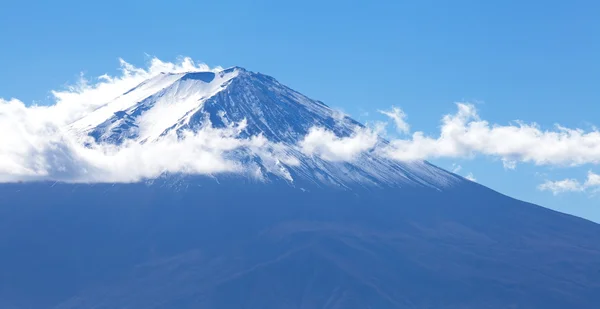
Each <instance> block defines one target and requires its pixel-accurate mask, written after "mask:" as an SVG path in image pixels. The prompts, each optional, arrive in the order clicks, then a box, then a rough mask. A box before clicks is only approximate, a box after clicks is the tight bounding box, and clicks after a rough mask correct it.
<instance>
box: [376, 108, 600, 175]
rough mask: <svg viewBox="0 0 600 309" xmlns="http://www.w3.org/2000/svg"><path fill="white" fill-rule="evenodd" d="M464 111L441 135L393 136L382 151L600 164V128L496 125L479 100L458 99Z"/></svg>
mask: <svg viewBox="0 0 600 309" xmlns="http://www.w3.org/2000/svg"><path fill="white" fill-rule="evenodd" d="M457 107H458V112H457V113H456V114H454V115H446V116H444V117H443V118H442V125H441V129H440V135H439V137H429V136H426V135H425V133H423V132H415V133H414V134H413V135H412V138H410V139H396V140H392V141H391V143H390V145H389V146H388V147H386V148H383V149H380V151H381V152H382V153H383V154H384V155H386V156H389V157H391V158H394V159H397V160H402V161H411V160H422V159H430V158H443V157H448V158H461V157H473V156H475V155H486V156H491V157H497V158H499V159H501V160H502V162H503V165H504V167H505V168H508V169H512V168H515V166H516V164H517V162H530V163H534V164H537V165H562V166H576V165H582V164H589V163H591V164H598V163H600V132H599V131H596V130H594V131H590V132H585V131H583V130H581V129H568V128H565V127H562V126H559V125H557V126H556V128H555V130H542V129H541V128H540V127H539V126H538V125H536V124H535V123H534V124H525V123H521V122H517V124H516V125H504V126H502V125H494V124H490V123H489V122H487V121H485V120H481V119H480V118H479V115H478V114H477V111H476V109H475V107H474V106H473V105H470V104H465V103H458V104H457Z"/></svg>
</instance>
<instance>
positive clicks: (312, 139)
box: [299, 127, 378, 161]
mask: <svg viewBox="0 0 600 309" xmlns="http://www.w3.org/2000/svg"><path fill="white" fill-rule="evenodd" d="M377 141H378V136H377V131H376V130H371V129H368V128H357V129H356V130H355V133H354V134H353V135H351V136H348V137H338V136H336V135H335V133H333V132H331V131H329V130H327V129H325V128H322V127H312V128H311V129H310V130H309V132H308V134H307V135H306V136H305V137H304V139H303V140H301V141H300V143H299V146H300V150H301V151H302V152H303V153H304V154H306V155H309V156H315V155H316V156H320V157H321V158H323V159H324V160H328V161H352V160H354V159H355V158H356V157H357V156H358V155H359V154H361V153H363V152H365V151H368V150H371V149H373V148H374V147H375V144H376V143H377Z"/></svg>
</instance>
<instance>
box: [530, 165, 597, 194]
mask: <svg viewBox="0 0 600 309" xmlns="http://www.w3.org/2000/svg"><path fill="white" fill-rule="evenodd" d="M599 188H600V175H598V174H595V173H593V172H592V171H589V172H588V174H587V179H586V180H585V181H583V182H580V181H579V180H577V179H573V178H567V179H563V180H557V181H550V180H546V181H545V182H544V183H542V184H541V185H539V186H538V189H539V190H541V191H550V192H552V194H554V195H558V194H561V193H566V192H590V191H592V192H595V191H597V190H598V189H599Z"/></svg>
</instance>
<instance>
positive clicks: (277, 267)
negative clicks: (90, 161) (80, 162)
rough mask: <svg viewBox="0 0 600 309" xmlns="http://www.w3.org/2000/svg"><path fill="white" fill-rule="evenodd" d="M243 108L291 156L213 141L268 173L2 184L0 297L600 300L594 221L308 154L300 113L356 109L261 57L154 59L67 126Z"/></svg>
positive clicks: (150, 123) (92, 302)
mask: <svg viewBox="0 0 600 309" xmlns="http://www.w3.org/2000/svg"><path fill="white" fill-rule="evenodd" d="M240 122H245V126H243V127H242V128H243V129H242V131H241V132H240V135H241V136H242V137H250V136H256V135H259V134H260V135H262V136H264V137H265V138H266V139H268V140H269V141H270V142H272V143H274V145H279V146H281V147H280V149H282V150H281V151H283V152H285V157H290V158H292V159H293V160H290V161H286V160H279V159H278V158H279V157H278V156H269V155H266V156H264V155H261V154H256V153H254V152H252V151H246V150H244V149H239V150H235V151H232V152H231V153H228V154H226V155H228V156H231V157H232V158H235V159H236V160H239V161H242V162H244V163H245V164H246V165H251V166H255V167H257V169H258V171H259V172H260V175H262V176H263V177H258V178H257V177H248V176H247V175H245V174H231V173H223V174H215V175H185V174H177V175H164V176H162V177H159V178H157V179H148V180H147V181H143V182H138V183H128V184H124V183H121V184H98V183H96V184H71V183H54V182H53V183H48V182H26V183H11V184H1V185H0V252H1V253H2V254H0V265H1V266H2V267H1V268H0V307H2V308H60V309H67V308H97V309H101V308H182V309H186V308H232V309H233V308H235V309H238V308H252V309H256V308H277V309H279V308H349V309H353V308H378V309H379V308H381V309H385V308H597V305H598V304H599V303H600V242H599V241H598V240H599V238H600V226H599V225H597V224H595V223H592V222H589V221H587V220H583V219H580V218H576V217H573V216H570V215H565V214H562V213H558V212H555V211H552V210H549V209H546V208H543V207H540V206H536V205H532V204H529V203H525V202H522V201H518V200H515V199H512V198H510V197H507V196H504V195H502V194H500V193H497V192H495V191H493V190H491V189H488V188H486V187H484V186H481V185H479V184H477V183H474V182H471V181H468V180H466V179H464V178H462V177H460V176H457V175H454V174H452V173H450V172H447V171H445V170H443V169H440V168H438V167H436V166H434V165H432V164H430V163H427V162H410V163H407V162H396V161H392V160H390V159H386V158H384V157H381V156H380V155H378V154H377V153H376V152H375V151H371V150H367V151H365V152H363V153H361V154H359V155H358V156H357V157H356V158H353V160H326V159H324V158H322V157H319V156H315V155H310V154H307V153H305V152H303V151H302V149H300V148H298V146H297V145H298V143H301V141H302V140H303V138H304V137H305V136H306V135H307V134H309V133H310V130H311V128H314V127H320V128H324V129H326V130H329V131H331V132H334V133H335V134H336V135H337V136H339V137H349V136H352V135H353V134H355V132H356V130H360V129H361V128H363V125H362V124H360V123H358V122H356V121H355V120H353V119H351V118H349V117H347V116H343V115H340V114H339V113H337V112H335V111H333V110H332V109H330V108H329V107H328V106H326V105H325V104H324V103H322V102H319V101H315V100H312V99H309V98H307V97H306V96H304V95H302V94H300V93H298V92H296V91H294V90H292V89H290V88H288V87H286V86H284V85H282V84H280V83H279V82H277V81H276V80H275V79H273V78H271V77H268V76H265V75H263V74H259V73H254V72H249V71H247V70H244V69H242V68H237V67H236V68H231V69H226V70H222V71H217V72H188V73H180V74H171V73H165V74H160V75H158V76H155V77H153V78H150V79H148V80H147V81H145V82H143V83H142V84H140V85H138V86H137V87H135V88H133V89H131V90H130V91H128V92H126V93H124V94H122V95H121V96H119V97H117V98H115V99H113V100H110V101H108V102H106V103H105V104H103V105H101V106H98V108H96V109H95V110H93V111H91V112H90V113H88V114H87V115H85V116H84V117H82V118H81V119H78V120H77V121H75V122H73V123H72V124H70V125H69V127H68V128H67V130H69V131H70V132H72V133H73V134H75V135H77V136H79V137H80V138H81V139H82V141H84V140H86V139H88V138H91V139H93V140H95V142H96V143H105V144H111V145H116V146H119V145H123V144H127V143H141V144H148V143H156V142H159V141H160V140H161V139H162V138H165V137H166V136H169V135H175V136H181V138H183V137H184V136H185V134H187V133H186V132H190V131H192V132H199V131H201V130H202V129H203V128H206V126H210V127H213V128H229V127H231V125H232V124H233V123H240ZM376 142H377V143H381V144H385V143H387V141H386V140H385V139H383V138H380V137H377V141H376ZM272 151H273V152H274V153H275V152H276V150H272ZM269 158H274V159H273V160H270V159H269ZM173 159H174V160H175V159H177V158H173ZM269 160H270V161H269ZM292 161H293V164H292V163H291V162H292Z"/></svg>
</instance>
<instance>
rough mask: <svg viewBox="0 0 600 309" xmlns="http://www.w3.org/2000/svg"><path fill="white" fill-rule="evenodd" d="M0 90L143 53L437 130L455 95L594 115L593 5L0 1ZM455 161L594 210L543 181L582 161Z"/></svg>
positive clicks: (550, 112)
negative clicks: (249, 75) (258, 78)
mask: <svg viewBox="0 0 600 309" xmlns="http://www.w3.org/2000/svg"><path fill="white" fill-rule="evenodd" d="M0 12H1V13H2V14H0V16H1V17H0V42H2V43H1V46H2V47H0V70H1V72H2V73H1V74H0V97H3V98H10V97H16V98H19V99H20V100H22V101H24V102H34V101H37V102H48V96H49V90H51V89H56V88H59V87H60V86H62V85H65V84H66V83H68V82H73V81H75V80H76V79H77V77H78V75H79V73H80V72H85V73H86V74H87V75H90V76H98V75H101V74H103V73H107V72H108V73H115V72H116V69H117V68H118V62H117V58H119V57H121V58H124V59H125V60H127V61H129V62H131V63H134V64H136V65H143V64H144V62H145V61H146V60H147V58H146V56H145V53H147V54H150V55H153V56H157V57H159V58H161V59H163V60H173V59H175V58H176V57H177V56H180V55H184V56H190V57H192V58H194V59H197V60H200V61H203V62H206V63H207V64H209V65H213V66H214V65H221V66H224V67H226V66H232V65H239V66H243V67H245V68H247V69H250V70H253V71H260V72H263V73H266V74H268V75H272V76H274V77H276V78H277V79H278V80H280V81H281V82H283V83H284V84H287V85H289V86H291V87H292V88H295V89H296V90H298V91H300V92H302V93H304V94H306V95H308V96H310V97H312V98H315V99H319V100H322V101H324V102H325V103H327V104H329V105H331V106H334V107H338V108H341V109H343V110H344V111H345V112H347V113H349V114H351V115H352V116H354V117H355V118H358V119H361V120H365V117H364V116H361V115H362V114H363V113H364V112H370V114H375V111H376V110H378V109H387V108H389V107H390V106H391V105H395V106H398V107H401V108H402V109H403V110H404V111H405V112H406V113H407V114H408V117H409V118H408V121H409V122H410V124H411V126H412V128H413V129H414V130H421V131H425V132H427V133H431V134H437V132H438V127H439V121H440V118H441V116H442V115H444V114H447V113H453V112H454V111H455V105H454V104H453V102H456V101H470V102H479V104H477V107H478V110H479V112H480V114H481V116H482V118H484V119H486V120H488V121H490V122H492V123H498V124H508V123H509V122H510V121H513V120H522V121H525V122H537V123H538V124H540V125H541V126H542V127H548V128H550V127H551V126H552V125H553V124H555V123H560V124H561V125H564V126H567V127H571V128H584V129H585V128H589V127H590V124H595V125H598V126H600V119H599V117H598V115H600V92H599V91H598V89H599V87H600V84H599V82H600V58H599V57H600V18H598V17H599V16H600V4H597V2H595V1H560V2H559V1H495V3H492V2H491V1H398V0H396V1H361V3H356V2H354V1H313V0H308V1H294V2H293V3H292V2H291V1H169V2H166V1H111V0H108V1H93V2H89V1H60V0H58V1H14V0H12V1H11V0H9V1H2V2H0ZM433 162H434V163H437V164H439V165H441V166H442V167H445V168H449V169H450V168H451V166H452V164H460V165H461V166H462V170H461V173H467V172H472V173H473V174H474V176H475V177H476V178H477V180H478V182H480V183H482V184H484V185H487V186H489V187H492V188H494V189H496V190H498V191H500V192H503V193H506V194H508V195H511V196H514V197H517V198H521V199H524V200H527V201H532V202H535V203H538V204H542V205H545V206H548V207H551V208H554V209H559V210H561V211H565V212H569V213H574V214H577V215H580V216H584V217H586V218H590V219H592V220H596V221H600V197H598V196H590V194H587V193H566V194H562V195H558V196H554V195H552V194H551V193H550V192H540V191H539V190H537V189H536V187H537V185H538V184H540V183H541V182H542V181H544V180H545V179H552V180H558V179H563V178H567V177H573V178H578V179H580V180H581V179H582V178H584V177H585V174H586V173H587V171H588V170H593V171H595V172H597V173H598V172H600V167H598V166H591V165H586V166H582V167H577V168H565V167H536V166H533V165H531V164H519V165H518V166H517V169H516V170H505V169H504V168H503V167H502V164H501V163H500V162H498V161H497V160H493V159H490V158H484V157H478V158H476V159H464V160H446V159H445V160H437V161H436V160H434V161H433Z"/></svg>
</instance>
